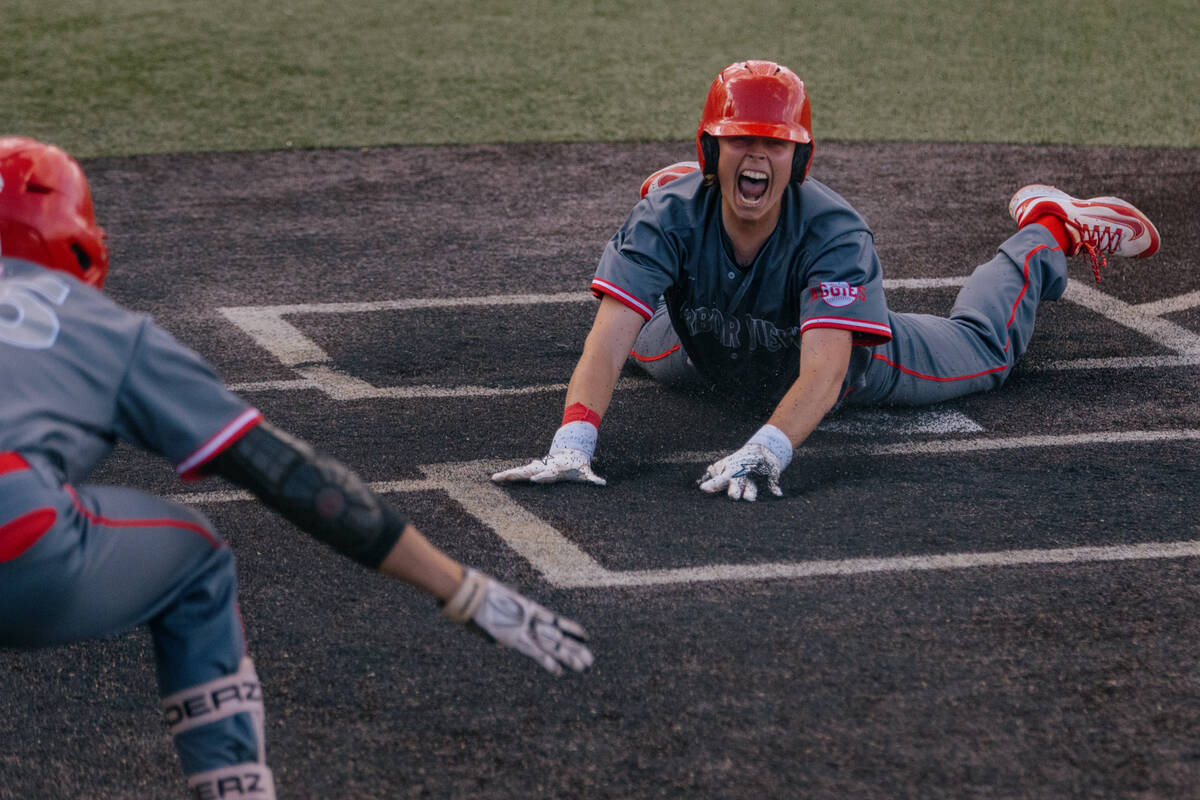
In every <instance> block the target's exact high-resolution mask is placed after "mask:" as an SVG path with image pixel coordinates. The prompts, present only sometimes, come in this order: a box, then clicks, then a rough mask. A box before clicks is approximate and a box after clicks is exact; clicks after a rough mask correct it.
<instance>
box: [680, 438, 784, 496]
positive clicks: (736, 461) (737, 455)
mask: <svg viewBox="0 0 1200 800" xmlns="http://www.w3.org/2000/svg"><path fill="white" fill-rule="evenodd" d="M791 461H792V442H791V440H789V439H788V438H787V435H786V434H784V432H783V431H781V430H779V428H776V427H775V426H774V425H764V426H762V427H761V428H759V430H758V432H757V433H755V434H754V435H753V436H751V437H750V440H749V441H748V442H746V443H745V444H744V445H742V446H741V448H740V449H738V450H736V451H735V452H733V453H732V454H731V455H728V456H725V458H722V459H721V460H720V461H717V462H715V463H713V464H710V465H709V467H708V469H706V470H705V471H704V475H703V476H702V477H701V478H700V480H699V481H697V483H699V484H700V489H701V491H705V492H708V493H709V494H716V493H717V492H720V491H724V492H725V493H726V494H727V495H729V497H730V498H732V499H734V500H748V501H750V502H754V501H755V500H757V499H758V481H764V482H765V483H766V485H767V489H768V490H769V491H770V492H771V494H773V495H775V496H776V497H782V496H783V489H782V488H780V486H779V476H780V475H781V474H782V473H783V471H784V469H786V468H787V465H788V464H790V463H791Z"/></svg>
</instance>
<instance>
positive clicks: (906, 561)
mask: <svg viewBox="0 0 1200 800" xmlns="http://www.w3.org/2000/svg"><path fill="white" fill-rule="evenodd" d="M1174 441H1200V429H1181V430H1165V431H1100V432H1096V433H1081V434H1064V435H1059V436H1019V437H1010V438H995V439H993V438H985V437H976V438H973V439H947V440H940V441H926V442H899V443H888V444H872V445H860V446H855V447H844V446H837V447H825V448H820V447H805V448H802V449H801V452H802V453H806V454H808V455H809V456H819V455H835V454H839V455H840V454H850V455H873V456H882V455H893V456H896V455H899V456H906V455H935V454H936V455H942V454H953V453H972V452H981V451H987V450H1013V449H1019V448H1035V447H1079V446H1088V445H1121V444H1146V443H1152V442H1174ZM722 454H723V453H679V454H675V455H673V456H670V457H668V458H663V459H660V461H665V462H670V463H704V462H707V461H710V460H713V459H715V458H717V457H719V456H720V455H722ZM506 466H510V464H508V463H505V462H501V461H494V460H490V461H460V462H452V463H444V464H430V465H424V466H422V467H420V470H421V472H422V474H424V475H425V476H426V477H425V478H422V479H416V480H401V481H379V482H375V483H372V484H371V488H372V489H373V490H374V491H375V492H378V493H380V494H385V493H392V492H424V491H443V492H445V493H446V494H447V495H448V496H449V497H450V498H451V499H453V500H454V501H455V502H457V503H458V504H459V505H460V506H462V508H463V509H464V510H465V511H466V512H467V513H468V514H470V515H471V516H473V517H475V518H476V519H477V520H479V521H480V522H481V523H482V524H484V525H486V526H487V527H489V528H491V529H492V530H493V531H495V533H496V534H497V535H498V536H500V537H501V538H502V539H503V540H504V541H505V542H506V543H507V544H508V545H509V546H510V547H511V548H512V549H513V550H514V551H515V552H516V553H517V554H518V555H520V556H521V557H522V558H524V559H526V560H527V561H528V562H529V563H530V564H531V565H532V566H533V567H534V569H536V570H537V571H538V572H540V573H541V574H542V576H543V577H544V578H545V579H546V580H547V581H548V582H549V583H550V584H552V585H554V586H558V587H563V588H583V587H628V586H651V585H662V584H673V583H700V582H711V581H760V580H779V579H794V578H810V577H819V576H831V575H862V574H869V573H881V572H912V571H917V570H934V569H967V568H975V567H1006V566H1019V565H1028V564H1074V563H1086V562H1095V561H1130V560H1144V559H1153V558H1185V557H1193V556H1197V555H1200V541H1179V542H1150V543H1142V544H1136V545H1114V546H1097V547H1068V548H1058V549H1048V550H1003V551H999V552H990V553H943V554H937V555H925V556H895V557H888V558H871V557H867V558H848V559H842V560H832V561H831V560H816V561H800V562H792V563H763V564H711V565H705V566H699V567H684V568H678V569H657V570H610V569H607V568H606V567H604V566H602V565H601V564H600V563H599V562H597V561H596V560H595V559H594V558H592V557H591V556H589V555H588V554H587V553H586V552H584V551H583V550H582V549H581V548H580V547H579V546H578V545H576V544H575V543H574V542H572V541H570V540H569V539H567V538H566V537H565V536H564V535H563V534H562V533H561V532H559V531H558V530H557V529H556V528H554V526H552V525H550V524H549V523H547V522H546V521H544V520H542V519H541V518H539V517H537V516H535V515H534V514H533V513H531V512H530V511H528V510H527V509H526V508H524V507H523V506H521V505H520V504H519V503H517V502H516V500H514V499H513V497H512V495H511V494H510V493H509V492H508V491H506V490H504V489H503V488H502V487H500V486H498V485H496V484H493V483H492V482H491V481H490V480H489V478H488V476H489V475H491V474H492V473H493V472H495V471H496V470H498V469H502V468H504V467H506ZM547 491H553V489H547ZM597 491H603V490H597ZM172 499H174V500H177V501H181V502H187V503H227V502H237V501H243V500H250V499H251V496H250V495H249V494H248V493H246V492H241V491H216V492H190V493H184V494H177V495H174V496H173V497H172Z"/></svg>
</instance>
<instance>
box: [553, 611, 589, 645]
mask: <svg viewBox="0 0 1200 800" xmlns="http://www.w3.org/2000/svg"><path fill="white" fill-rule="evenodd" d="M554 624H555V625H557V626H558V629H559V630H560V631H562V632H563V635H564V636H569V637H570V638H572V639H574V640H575V641H577V642H586V641H587V640H588V635H587V631H585V630H584V629H583V626H582V625H580V624H579V623H578V622H575V621H573V620H569V619H567V618H566V617H555V619H554Z"/></svg>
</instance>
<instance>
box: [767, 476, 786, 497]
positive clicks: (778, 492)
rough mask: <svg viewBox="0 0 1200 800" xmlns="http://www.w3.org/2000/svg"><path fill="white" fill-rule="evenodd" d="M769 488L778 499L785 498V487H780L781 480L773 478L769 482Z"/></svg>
mask: <svg viewBox="0 0 1200 800" xmlns="http://www.w3.org/2000/svg"><path fill="white" fill-rule="evenodd" d="M767 488H768V489H770V490H771V494H773V495H775V496H776V497H783V487H782V486H780V485H779V478H771V479H770V480H769V481H767Z"/></svg>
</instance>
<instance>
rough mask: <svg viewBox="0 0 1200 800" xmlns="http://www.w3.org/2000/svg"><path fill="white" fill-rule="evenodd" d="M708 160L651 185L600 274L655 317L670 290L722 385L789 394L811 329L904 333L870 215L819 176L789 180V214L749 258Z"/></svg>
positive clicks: (693, 349) (677, 314)
mask: <svg viewBox="0 0 1200 800" xmlns="http://www.w3.org/2000/svg"><path fill="white" fill-rule="evenodd" d="M702 180H703V176H702V175H701V174H700V173H699V172H695V173H692V174H689V175H685V176H683V177H681V178H679V179H677V180H675V181H673V182H671V183H669V184H667V185H666V186H663V187H662V188H660V189H657V190H655V191H652V192H650V193H649V194H648V195H647V196H646V197H645V198H644V199H643V200H642V201H641V202H639V203H638V204H637V205H636V206H635V207H634V209H633V211H632V212H631V213H630V215H629V217H628V218H627V219H626V221H625V223H624V224H623V225H622V226H621V227H620V229H619V230H618V231H617V232H616V234H615V235H614V236H613V238H612V239H611V240H610V241H609V243H608V245H607V246H606V247H605V250H604V253H603V255H602V256H601V258H600V264H599V266H598V267H597V269H596V274H595V277H594V278H593V280H592V286H591V288H592V291H593V292H594V293H596V294H597V295H600V294H606V295H611V296H612V297H614V298H616V299H617V300H619V301H621V302H622V303H624V304H625V305H627V306H629V307H630V308H632V309H634V310H635V311H637V312H638V313H639V314H641V315H642V316H643V317H644V318H646V319H647V320H649V319H650V318H651V317H652V316H653V314H654V310H655V306H656V304H657V303H658V302H659V299H660V298H662V299H663V300H664V301H665V304H666V311H667V313H668V314H669V315H670V319H671V323H672V326H673V327H674V329H675V332H676V333H677V334H678V336H679V339H680V341H681V342H682V345H683V348H684V349H685V350H686V351H687V354H688V356H690V358H691V361H692V363H693V364H694V365H695V368H696V369H697V370H698V371H699V372H700V374H701V375H702V376H703V377H704V378H705V379H706V380H707V381H708V382H709V383H712V384H714V385H717V386H724V387H729V388H736V389H739V390H741V391H747V390H749V391H752V392H756V393H766V395H767V396H778V395H782V394H783V392H785V391H786V390H787V388H788V386H790V385H791V383H792V381H794V380H795V376H796V374H797V373H798V369H799V362H800V337H801V335H802V334H803V333H804V332H805V331H808V330H811V329H813V328H841V329H845V330H848V331H850V332H851V333H852V334H853V339H854V343H855V344H857V345H874V344H880V343H883V342H886V341H888V340H889V339H890V338H891V336H892V331H891V327H890V325H889V322H888V309H887V303H886V302H885V300H884V293H883V273H882V270H881V269H880V266H879V259H878V257H877V256H876V254H875V246H874V240H873V237H872V235H871V232H870V230H869V229H868V228H867V225H866V223H865V222H864V221H863V219H862V217H861V216H860V215H859V214H858V213H857V212H856V211H855V210H854V209H853V208H852V207H851V206H850V204H849V203H847V202H846V201H845V200H844V199H843V198H842V197H840V196H839V195H838V194H837V193H835V192H834V191H832V190H831V189H829V188H828V187H827V186H825V185H824V184H822V183H820V182H819V181H817V180H814V179H812V178H809V179H808V180H806V181H805V182H804V183H803V184H801V185H799V186H797V185H795V184H789V185H788V187H787V188H786V190H785V191H784V194H783V198H782V200H781V203H782V208H781V212H780V218H779V224H778V226H777V227H776V229H775V231H774V233H772V234H771V236H770V238H768V239H767V241H766V243H765V244H763V246H762V248H761V250H760V251H759V253H758V255H757V256H756V258H755V259H754V262H753V263H752V264H751V265H750V266H749V268H747V269H745V270H743V269H741V268H739V267H738V266H737V264H736V263H735V261H734V259H733V257H732V255H731V247H730V244H729V240H728V237H727V235H726V234H725V232H724V228H723V226H722V223H721V195H720V190H719V188H717V187H715V186H714V187H705V186H702Z"/></svg>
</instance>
